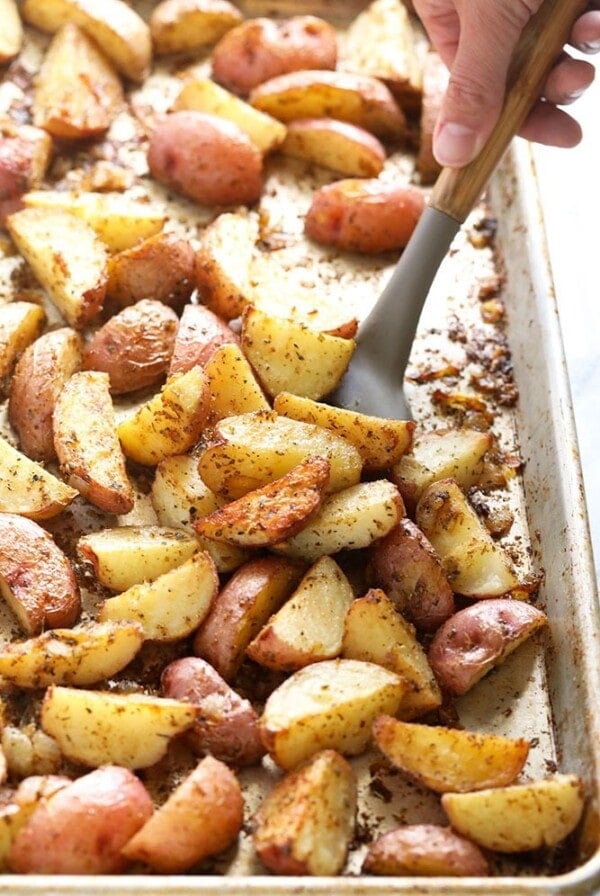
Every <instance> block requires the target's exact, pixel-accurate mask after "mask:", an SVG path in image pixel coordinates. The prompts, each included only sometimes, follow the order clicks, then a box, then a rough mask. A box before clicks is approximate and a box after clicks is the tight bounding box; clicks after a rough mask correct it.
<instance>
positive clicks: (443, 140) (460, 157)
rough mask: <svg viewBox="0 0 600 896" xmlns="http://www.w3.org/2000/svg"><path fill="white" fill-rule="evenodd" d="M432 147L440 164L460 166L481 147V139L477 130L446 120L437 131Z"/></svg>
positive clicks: (469, 159) (468, 160)
mask: <svg viewBox="0 0 600 896" xmlns="http://www.w3.org/2000/svg"><path fill="white" fill-rule="evenodd" d="M433 148H434V153H435V157H436V159H437V160H438V162H439V163H440V165H446V166H448V167H449V168H460V167H461V166H462V165H466V164H467V162H470V161H471V159H473V158H474V157H475V156H476V155H477V153H478V152H479V150H480V149H481V140H480V137H479V134H478V133H477V131H473V130H472V129H471V128H468V127H465V125H462V124H457V123H456V122H454V121H447V122H445V123H444V124H443V125H442V126H441V127H440V128H439V130H438V131H437V133H436V135H435V140H434V144H433Z"/></svg>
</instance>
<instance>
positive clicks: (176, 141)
mask: <svg viewBox="0 0 600 896" xmlns="http://www.w3.org/2000/svg"><path fill="white" fill-rule="evenodd" d="M148 165H149V168H150V172H151V174H152V175H153V177H155V178H156V179H157V180H159V181H161V183H164V184H166V185H167V186H168V187H171V188H172V189H174V190H176V191H177V192H178V193H182V194H183V195H184V196H187V197H189V198H190V199H193V200H194V201H195V202H199V203H202V204H204V205H238V204H244V203H245V204H251V203H253V202H256V200H257V199H258V198H259V196H260V194H261V191H262V155H261V153H260V150H259V149H257V147H256V146H255V145H254V144H253V143H252V141H251V140H250V138H249V137H248V136H247V134H246V133H245V132H244V131H242V129H241V128H240V127H238V126H237V125H236V124H234V123H233V122H232V121H227V120H226V119H224V118H219V117H217V116H216V115H209V114H206V113H204V112H195V111H181V112H171V113H170V114H169V115H166V116H165V117H164V118H163V119H161V120H160V121H159V123H158V124H157V126H156V127H155V129H154V131H153V132H152V134H151V136H150V145H149V148H148Z"/></svg>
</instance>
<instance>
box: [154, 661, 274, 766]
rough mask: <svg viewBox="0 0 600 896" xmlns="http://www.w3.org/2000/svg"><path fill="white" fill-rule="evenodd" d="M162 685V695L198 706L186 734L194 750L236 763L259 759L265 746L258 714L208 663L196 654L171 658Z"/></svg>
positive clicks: (248, 763)
mask: <svg viewBox="0 0 600 896" xmlns="http://www.w3.org/2000/svg"><path fill="white" fill-rule="evenodd" d="M161 685H162V690H163V693H164V695H165V697H171V698H172V699H174V700H185V701H186V702H188V703H193V704H194V706H197V707H198V709H199V714H198V717H197V719H196V721H195V722H193V724H192V727H191V728H190V729H189V730H188V731H187V732H186V735H185V737H186V740H187V741H188V743H189V744H190V745H191V746H192V748H193V749H194V751H195V752H197V753H199V754H200V755H202V754H203V753H211V754H212V755H213V756H214V757H215V759H220V760H221V761H222V762H227V763H229V764H231V765H236V766H237V765H254V764H255V763H257V762H260V760H261V758H262V756H264V754H265V748H264V746H263V744H262V741H261V739H260V735H259V733H258V715H257V713H256V712H255V710H254V708H253V706H252V704H251V703H250V701H249V700H245V699H244V698H243V697H240V695H239V694H238V693H237V692H236V691H234V690H233V688H230V687H229V685H228V684H227V682H226V681H225V680H224V679H223V678H221V676H220V675H219V673H218V672H217V671H216V669H214V668H213V667H212V666H211V665H210V664H209V663H207V662H206V661H205V660H203V659H200V657H195V656H186V657H183V658H182V659H179V660H174V662H172V663H169V665H168V666H167V667H166V668H165V669H164V670H163V673H162V676H161Z"/></svg>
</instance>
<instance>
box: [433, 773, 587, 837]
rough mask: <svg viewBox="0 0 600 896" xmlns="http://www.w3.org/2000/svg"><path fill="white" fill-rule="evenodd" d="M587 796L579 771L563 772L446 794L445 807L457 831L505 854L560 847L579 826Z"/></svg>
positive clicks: (444, 798) (444, 795)
mask: <svg viewBox="0 0 600 896" xmlns="http://www.w3.org/2000/svg"><path fill="white" fill-rule="evenodd" d="M584 801H585V793H584V787H583V782H582V781H581V780H580V779H579V778H578V777H577V776H576V775H561V774H557V775H554V776H553V777H551V778H546V779H543V780H540V781H531V782H530V783H526V784H513V785H512V786H511V787H496V788H491V789H488V790H479V791H477V792H475V793H445V794H443V795H442V807H443V808H444V811H445V812H446V814H447V816H448V818H449V819H450V823H451V825H452V827H453V828H454V829H455V830H456V831H458V833H459V834H463V835H464V836H465V837H468V838H469V839H470V840H473V841H474V842H475V843H477V844H479V846H482V847H483V848H484V849H493V850H496V851H497V852H507V853H513V852H529V851H530V850H532V849H541V848H543V847H546V846H550V847H551V846H556V845H557V844H558V843H560V842H561V840H564V839H565V837H567V836H568V835H569V834H570V833H571V832H572V831H573V830H574V828H575V827H576V826H577V824H578V822H579V820H580V818H581V815H582V812H583V807H584Z"/></svg>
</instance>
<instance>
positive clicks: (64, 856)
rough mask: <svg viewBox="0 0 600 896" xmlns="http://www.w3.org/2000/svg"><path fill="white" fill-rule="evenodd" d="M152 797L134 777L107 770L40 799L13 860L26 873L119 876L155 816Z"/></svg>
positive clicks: (13, 868) (11, 856)
mask: <svg viewBox="0 0 600 896" xmlns="http://www.w3.org/2000/svg"><path fill="white" fill-rule="evenodd" d="M152 811H153V806H152V800H151V798H150V795H149V794H148V792H147V790H146V788H145V787H144V785H143V784H142V782H141V781H140V780H139V778H137V777H136V776H135V775H134V774H133V772H130V771H129V770H128V769H125V768H120V767H119V766H104V767H102V768H98V769H95V770H94V771H93V772H90V773H89V774H87V775H84V776H83V777H81V778H78V779H77V780H75V781H73V782H72V783H69V784H67V785H66V786H64V787H61V788H60V789H59V790H57V791H56V792H55V793H53V794H51V795H50V796H49V797H47V798H44V799H42V800H40V802H39V803H38V804H37V806H36V808H35V809H34V811H33V814H32V815H31V817H30V818H29V820H28V821H27V822H26V824H25V826H24V827H23V828H22V829H21V830H20V831H19V833H18V834H17V836H16V837H15V840H14V842H13V844H12V847H11V849H10V852H9V855H8V865H9V867H10V869H11V871H16V872H17V873H20V874H114V873H118V872H122V871H124V870H125V869H126V867H127V865H128V860H127V859H126V858H124V856H123V855H122V852H121V849H122V847H123V846H125V844H126V843H127V842H128V841H129V840H130V838H131V837H132V836H133V835H134V834H135V833H136V831H138V830H139V829H140V828H141V827H142V825H143V824H144V823H145V822H146V821H147V819H148V818H150V816H151V815H152Z"/></svg>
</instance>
